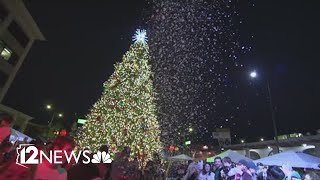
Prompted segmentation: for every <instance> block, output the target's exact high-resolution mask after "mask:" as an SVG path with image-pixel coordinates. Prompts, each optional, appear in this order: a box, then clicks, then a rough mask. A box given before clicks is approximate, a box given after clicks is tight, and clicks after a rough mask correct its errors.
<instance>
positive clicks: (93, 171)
mask: <svg viewBox="0 0 320 180" xmlns="http://www.w3.org/2000/svg"><path fill="white" fill-rule="evenodd" d="M86 155H88V154H86ZM88 157H89V158H90V159H92V158H93V155H92V154H90V155H88ZM84 160H86V159H85V158H84V156H83V155H82V154H81V157H80V158H79V162H78V163H77V164H76V165H74V166H73V167H72V168H71V169H69V170H68V174H67V177H68V180H78V179H83V180H92V179H101V177H100V173H99V168H98V167H97V166H96V165H95V164H93V163H91V162H89V163H88V164H84V163H83V161H84Z"/></svg>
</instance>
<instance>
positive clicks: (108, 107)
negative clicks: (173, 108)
mask: <svg viewBox="0 0 320 180" xmlns="http://www.w3.org/2000/svg"><path fill="white" fill-rule="evenodd" d="M133 39H134V41H135V42H134V44H132V45H131V47H130V49H129V51H127V52H126V54H125V55H124V56H123V59H122V62H120V63H117V64H115V72H114V73H113V74H112V75H111V77H110V78H109V79H108V81H106V82H105V83H104V84H103V87H104V90H103V92H102V96H101V97H100V99H98V101H97V102H96V103H95V104H94V105H93V107H92V109H91V111H90V112H89V113H88V115H87V117H86V119H87V120H88V121H87V122H86V124H85V125H84V126H83V127H82V128H81V129H80V130H79V133H78V134H77V135H76V137H75V139H76V141H77V143H78V144H79V146H80V147H81V148H82V149H84V148H89V149H90V150H91V151H93V152H96V151H97V150H98V149H99V148H100V146H101V145H106V144H107V145H108V146H109V147H110V154H111V156H114V155H115V153H117V152H119V151H122V150H123V148H125V147H130V148H131V158H136V157H137V158H138V160H139V161H140V162H141V163H140V164H144V163H145V162H147V161H149V160H151V159H152V155H153V154H154V153H158V152H159V150H160V148H161V142H160V130H159V125H158V121H157V113H156V112H157V109H156V103H155V97H154V94H155V93H154V88H153V73H152V71H151V66H150V65H149V46H148V44H147V36H146V31H145V30H139V29H138V30H137V31H136V34H135V35H134V37H133Z"/></svg>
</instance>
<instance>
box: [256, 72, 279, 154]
mask: <svg viewBox="0 0 320 180" xmlns="http://www.w3.org/2000/svg"><path fill="white" fill-rule="evenodd" d="M257 76H258V74H257V72H256V71H252V72H250V77H251V78H252V79H255V78H257ZM267 91H268V96H269V107H270V110H271V119H272V124H273V133H274V136H275V140H276V149H275V153H279V150H280V149H279V139H278V130H277V123H276V116H275V112H274V107H273V104H272V96H271V89H270V84H269V81H268V80H267Z"/></svg>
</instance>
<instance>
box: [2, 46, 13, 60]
mask: <svg viewBox="0 0 320 180" xmlns="http://www.w3.org/2000/svg"><path fill="white" fill-rule="evenodd" d="M11 54H12V51H11V50H10V49H8V48H6V47H5V48H3V49H2V51H1V57H2V58H3V59H5V60H7V61H8V60H9V59H10V57H11Z"/></svg>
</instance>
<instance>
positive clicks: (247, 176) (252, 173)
mask: <svg viewBox="0 0 320 180" xmlns="http://www.w3.org/2000/svg"><path fill="white" fill-rule="evenodd" d="M239 165H240V166H241V169H242V171H243V174H242V177H241V178H242V180H255V179H257V177H256V171H257V170H258V167H257V166H256V165H255V164H254V162H252V161H247V160H245V159H241V160H240V161H239Z"/></svg>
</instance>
